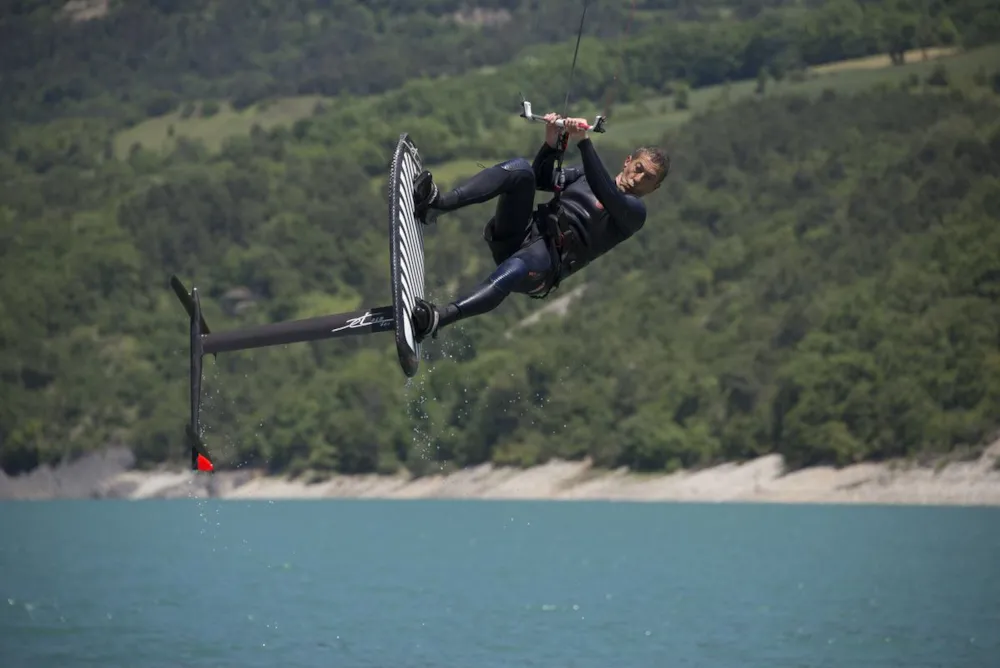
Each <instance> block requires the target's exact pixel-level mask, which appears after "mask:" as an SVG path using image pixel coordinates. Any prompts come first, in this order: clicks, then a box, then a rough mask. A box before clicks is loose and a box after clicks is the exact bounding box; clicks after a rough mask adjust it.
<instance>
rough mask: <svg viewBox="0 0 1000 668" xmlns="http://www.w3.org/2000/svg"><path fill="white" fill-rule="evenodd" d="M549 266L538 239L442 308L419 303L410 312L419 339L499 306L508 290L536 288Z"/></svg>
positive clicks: (543, 246) (549, 262) (509, 291)
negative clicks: (412, 311)
mask: <svg viewBox="0 0 1000 668" xmlns="http://www.w3.org/2000/svg"><path fill="white" fill-rule="evenodd" d="M551 266H552V262H551V258H550V257H549V252H548V249H547V248H546V247H545V243H544V242H542V241H541V240H538V241H535V242H533V243H532V244H530V245H528V246H526V247H525V248H522V249H521V250H520V251H518V252H517V253H515V254H514V255H512V256H511V257H509V258H508V259H506V260H504V261H503V262H502V263H501V264H500V265H499V266H498V267H497V268H496V270H495V271H494V272H493V273H492V274H490V276H489V278H487V279H486V280H485V281H483V282H482V283H480V284H479V285H477V286H476V287H475V288H474V289H473V290H472V291H470V292H468V293H467V294H465V295H463V296H462V297H459V298H458V299H456V300H455V301H453V302H451V303H450V304H448V305H446V306H442V307H436V306H434V305H433V304H428V303H426V302H424V303H422V304H418V308H417V309H415V311H414V314H413V319H414V326H415V327H416V329H417V332H418V338H419V339H421V340H422V339H424V338H426V337H428V336H434V335H436V334H437V330H439V329H440V328H441V327H444V326H445V325H450V324H452V323H454V322H457V321H459V320H464V319H465V318H469V317H472V316H475V315H482V314H484V313H488V312H490V311H492V310H493V309H495V308H496V307H498V306H500V304H501V303H502V302H503V300H504V299H506V298H507V296H508V295H509V294H510V293H511V292H522V293H527V292H531V291H532V290H535V289H536V288H538V286H539V285H540V284H541V283H542V281H543V280H544V279H545V277H546V276H547V275H548V272H549V271H550V269H551Z"/></svg>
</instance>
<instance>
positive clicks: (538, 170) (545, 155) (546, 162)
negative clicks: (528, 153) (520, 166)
mask: <svg viewBox="0 0 1000 668" xmlns="http://www.w3.org/2000/svg"><path fill="white" fill-rule="evenodd" d="M558 155H559V151H558V150H556V149H554V148H552V147H551V146H549V145H548V144H546V143H543V144H542V146H541V148H539V149H538V153H537V154H535V161H534V162H533V163H532V164H531V168H532V169H533V170H534V172H535V189H536V190H545V191H548V192H552V188H553V186H555V184H554V183H553V182H552V179H553V177H554V176H555V168H556V156H558ZM563 176H564V177H565V178H566V184H565V185H567V186H568V185H569V184H571V183H573V181H576V180H577V179H578V178H580V177H581V176H583V171H582V170H581V169H580V168H579V167H566V166H563Z"/></svg>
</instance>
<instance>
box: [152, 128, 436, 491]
mask: <svg viewBox="0 0 1000 668" xmlns="http://www.w3.org/2000/svg"><path fill="white" fill-rule="evenodd" d="M422 169H423V163H422V161H421V159H420V153H419V151H418V150H417V147H416V144H414V142H413V140H412V139H411V138H410V136H409V135H408V134H406V133H403V134H402V135H400V137H399V141H398V143H397V144H396V151H395V153H394V154H393V159H392V165H391V167H390V172H389V188H388V222H389V264H390V281H389V284H390V292H391V294H392V303H391V304H389V305H387V306H376V307H372V308H367V309H360V310H357V311H352V312H349V313H335V314H331V315H324V316H317V317H313V318H304V319H301V320H288V321H284V322H276V323H269V324H265V325H256V326H252V327H240V328H235V329H230V330H227V331H222V332H214V331H212V330H211V329H209V326H208V323H206V322H205V317H204V315H203V313H202V310H201V296H200V294H199V292H198V288H197V287H192V288H191V290H190V292H189V291H188V290H187V288H186V287H185V286H184V284H183V283H182V282H181V280H180V279H179V278H178V277H177V276H171V278H170V286H171V288H172V289H173V291H174V293H175V294H176V295H177V298H178V299H179V300H180V302H181V304H182V305H183V306H184V309H185V310H186V311H187V314H188V317H189V319H190V383H191V388H190V393H191V396H190V398H191V405H190V411H191V414H190V420H189V422H188V425H187V436H188V441H189V445H190V449H191V452H190V454H191V469H192V470H195V471H204V472H213V471H214V470H215V466H214V464H213V463H212V458H211V456H210V455H209V452H208V449H207V448H206V446H205V442H204V439H203V436H202V429H201V381H202V362H203V359H204V356H205V355H213V356H217V355H218V354H219V353H222V352H234V351H239V350H249V349H251V348H263V347H267V346H277V345H285V344H289V343H299V342H304V341H319V340H323V339H333V338H342V337H346V336H357V335H362V334H377V333H381V332H393V333H394V334H395V339H396V351H397V355H398V357H399V365H400V368H401V369H402V371H403V374H404V375H405V376H406V377H407V378H410V377H413V376H414V375H416V373H417V371H418V370H419V368H420V344H419V342H417V340H416V337H415V335H414V326H413V309H414V306H415V305H416V301H417V299H421V298H423V296H424V286H425V282H424V242H423V225H422V223H420V222H419V221H418V220H417V218H416V216H415V215H414V206H413V186H414V180H415V179H416V177H417V175H418V174H420V172H421V170H422Z"/></svg>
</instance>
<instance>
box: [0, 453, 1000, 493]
mask: <svg viewBox="0 0 1000 668" xmlns="http://www.w3.org/2000/svg"><path fill="white" fill-rule="evenodd" d="M133 464H134V458H133V457H132V453H131V452H130V451H128V450H127V449H123V448H118V449H109V450H107V451H105V452H102V453H95V454H92V455H89V456H87V457H83V458H81V459H79V460H77V461H75V462H72V463H68V464H63V465H61V466H59V467H55V468H50V467H41V468H39V469H36V470H35V471H32V472H31V473H30V474H26V475H22V476H17V477H9V476H6V475H4V474H3V473H2V472H0V500H45V499H134V500H138V499H170V498H218V499H323V498H368V499H522V500H532V499H534V500H563V501H570V500H594V501H596V500H606V501H635V502H641V501H645V502H653V501H673V502H708V503H722V502H743V503H866V504H903V505H989V506H994V505H1000V441H997V442H995V443H994V444H993V445H992V446H990V447H989V448H987V449H986V450H985V451H984V452H983V453H982V454H980V455H978V456H977V457H976V458H974V459H968V460H965V461H950V462H946V461H942V462H939V463H938V464H936V465H934V466H918V465H916V464H914V463H906V462H895V463H878V464H875V463H868V464H857V465H854V466H849V467H846V468H842V469H834V468H828V467H816V468H810V469H803V470H800V471H795V472H792V473H788V474H785V473H784V472H783V463H782V459H781V457H780V456H778V455H768V456H765V457H760V458H758V459H755V460H752V461H749V462H745V463H742V464H723V465H720V466H716V467H712V468H708V469H704V470H701V471H681V472H677V473H673V474H660V475H641V474H634V473H629V472H627V471H625V470H615V471H605V470H597V469H594V468H593V467H591V466H590V464H589V463H588V462H567V461H553V462H549V463H547V464H544V465H541V466H536V467H534V468H530V469H512V468H498V467H494V466H492V465H489V464H485V465H482V466H477V467H473V468H468V469H463V470H461V471H457V472H454V473H450V474H447V475H429V476H424V477H420V478H412V477H410V476H406V475H395V476H379V475H359V476H334V477H332V478H329V479H327V480H323V481H321V482H309V481H306V480H292V479H288V478H286V477H277V476H267V475H264V474H262V473H261V472H259V471H250V470H244V471H222V472H219V473H216V474H214V475H205V474H194V473H192V472H190V471H183V470H167V469H162V470H156V471H138V470H134V469H133Z"/></svg>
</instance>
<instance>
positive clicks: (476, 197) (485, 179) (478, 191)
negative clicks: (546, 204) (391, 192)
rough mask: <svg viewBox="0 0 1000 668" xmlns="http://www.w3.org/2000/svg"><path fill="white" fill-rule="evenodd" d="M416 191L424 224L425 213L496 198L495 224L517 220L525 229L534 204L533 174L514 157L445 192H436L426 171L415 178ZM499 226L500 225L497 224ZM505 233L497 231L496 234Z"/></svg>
mask: <svg viewBox="0 0 1000 668" xmlns="http://www.w3.org/2000/svg"><path fill="white" fill-rule="evenodd" d="M417 181H418V183H417V187H416V188H415V199H416V200H417V201H416V213H417V217H418V218H420V219H421V220H424V221H425V222H430V221H428V220H427V214H428V213H432V212H434V211H437V212H444V211H455V210H456V209H461V208H462V207H466V206H469V205H470V204H481V203H482V202H487V201H489V200H491V199H493V198H495V197H499V198H500V200H499V201H498V202H497V221H498V223H499V221H500V220H504V221H505V222H506V221H517V225H518V226H520V227H522V228H523V227H524V225H525V224H526V223H525V221H527V220H528V219H529V218H530V216H531V211H532V208H533V207H534V202H535V172H534V170H533V169H532V168H531V163H530V162H528V161H527V160H525V159H524V158H514V159H513V160H507V161H505V162H501V163H499V164H497V165H494V166H492V167H487V168H486V169H484V170H482V171H480V172H479V173H478V174H476V175H474V176H472V177H471V178H470V179H469V180H468V181H465V182H464V183H462V184H461V185H460V186H458V187H456V188H454V189H453V190H450V191H448V192H439V191H438V190H437V188H436V187H435V186H434V185H433V182H432V180H431V177H430V173H429V172H422V173H421V174H420V176H419V177H417ZM498 227H499V225H498ZM501 232H504V233H505V232H506V230H498V231H497V235H498V236H500V233H501Z"/></svg>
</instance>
